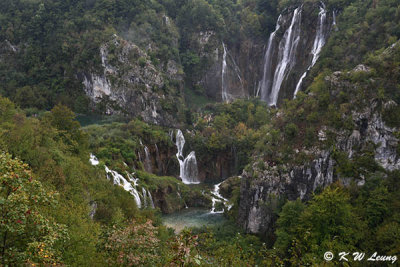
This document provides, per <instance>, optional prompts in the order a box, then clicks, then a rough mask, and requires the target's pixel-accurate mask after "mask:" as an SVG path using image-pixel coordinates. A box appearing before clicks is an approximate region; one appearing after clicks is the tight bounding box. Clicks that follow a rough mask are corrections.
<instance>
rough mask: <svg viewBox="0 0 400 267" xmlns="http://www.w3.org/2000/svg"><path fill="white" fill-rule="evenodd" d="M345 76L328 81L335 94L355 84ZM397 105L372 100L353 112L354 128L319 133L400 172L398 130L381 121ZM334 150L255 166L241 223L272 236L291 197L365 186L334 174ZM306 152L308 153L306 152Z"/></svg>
mask: <svg viewBox="0 0 400 267" xmlns="http://www.w3.org/2000/svg"><path fill="white" fill-rule="evenodd" d="M354 71H368V68H366V67H365V66H362V65H360V66H358V67H357V68H356V69H355V70H354ZM341 76H342V73H341V72H336V73H334V74H333V75H331V76H329V77H326V81H327V82H328V83H330V84H331V85H332V88H333V89H332V91H331V94H337V93H339V92H340V91H342V90H345V89H344V88H346V87H351V86H355V85H352V84H350V83H349V82H346V81H343V80H341ZM393 105H396V103H394V102H392V101H389V102H386V103H380V102H379V101H378V100H375V99H372V100H368V104H367V103H365V105H362V108H360V109H358V108H353V110H352V111H351V116H352V120H353V125H354V127H353V130H352V131H350V130H341V131H339V132H338V131H337V130H334V129H329V128H328V127H322V128H321V130H320V131H319V133H318V138H319V140H320V141H324V140H325V139H326V136H327V132H334V133H335V136H336V141H335V148H334V150H335V151H341V152H344V153H345V155H347V157H348V158H349V159H353V158H354V157H356V156H357V154H358V153H361V152H362V151H365V149H370V148H371V147H372V148H373V150H372V151H373V155H374V159H375V161H376V163H377V164H378V165H379V166H380V167H381V168H383V169H385V170H388V171H393V170H399V169H400V157H399V155H398V153H397V150H398V144H399V139H398V138H397V137H396V134H395V133H396V131H398V129H395V128H391V127H389V126H387V125H386V124H385V122H384V121H383V119H382V115H381V111H382V110H385V109H387V108H390V107H391V106H393ZM335 151H333V149H329V150H324V149H321V148H317V147H315V148H314V149H313V151H312V152H310V153H312V155H314V160H312V161H310V162H305V163H304V164H301V165H292V164H285V165H279V166H276V165H273V164H271V163H268V162H265V163H264V164H260V163H259V162H258V163H254V164H253V165H252V171H251V172H250V171H244V172H243V179H242V182H241V190H240V207H239V216H238V223H239V224H240V225H242V227H243V228H244V229H245V230H246V231H247V232H250V233H260V234H264V235H268V234H270V233H272V232H273V230H274V225H275V221H276V213H275V211H276V208H277V206H278V205H279V202H280V201H282V200H284V199H288V200H295V199H297V198H300V199H301V200H307V199H309V197H310V196H311V194H312V193H313V192H314V191H315V190H316V189H317V188H324V187H326V186H328V185H330V184H331V183H333V182H335V181H338V180H340V182H341V183H342V184H344V185H349V184H350V182H351V181H354V182H355V183H356V184H358V185H359V186H362V185H363V184H364V183H365V180H364V178H365V177H364V176H363V175H360V176H359V177H344V176H343V175H342V174H340V173H338V172H336V169H335V166H336V165H337V162H336V161H335V157H334V153H335ZM305 152H306V151H305Z"/></svg>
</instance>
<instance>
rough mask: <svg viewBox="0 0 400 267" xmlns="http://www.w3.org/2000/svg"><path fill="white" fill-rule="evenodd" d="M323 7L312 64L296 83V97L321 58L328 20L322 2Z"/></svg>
mask: <svg viewBox="0 0 400 267" xmlns="http://www.w3.org/2000/svg"><path fill="white" fill-rule="evenodd" d="M321 5H322V6H321V7H320V11H319V13H318V25H317V31H316V35H315V39H314V44H313V48H312V50H311V53H312V55H313V57H312V61H311V65H310V66H309V67H308V68H307V70H306V71H305V72H304V73H303V75H302V76H301V77H300V80H299V81H298V83H297V85H296V89H295V91H294V98H296V95H297V93H298V92H299V91H300V89H301V85H302V83H303V79H304V78H305V77H306V76H307V72H308V71H309V70H310V69H311V68H312V67H313V66H314V65H315V63H317V60H318V58H319V54H320V53H321V50H322V48H323V47H324V45H325V41H326V40H325V39H326V36H325V33H324V25H325V22H326V10H325V5H324V3H322V2H321Z"/></svg>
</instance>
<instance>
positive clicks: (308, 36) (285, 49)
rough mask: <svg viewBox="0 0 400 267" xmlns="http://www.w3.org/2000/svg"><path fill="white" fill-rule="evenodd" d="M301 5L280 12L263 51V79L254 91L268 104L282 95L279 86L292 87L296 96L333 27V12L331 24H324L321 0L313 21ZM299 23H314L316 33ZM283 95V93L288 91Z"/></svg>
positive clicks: (334, 22) (325, 14)
mask: <svg viewBox="0 0 400 267" xmlns="http://www.w3.org/2000/svg"><path fill="white" fill-rule="evenodd" d="M306 6H307V7H308V6H310V5H306ZM302 9H303V6H300V7H297V8H296V9H295V10H293V11H292V12H289V13H283V14H282V15H280V16H279V18H278V20H277V22H276V27H275V31H274V32H272V33H271V35H270V36H269V39H268V44H267V47H266V51H265V55H264V64H263V72H262V79H261V80H260V82H259V85H258V88H257V93H256V96H260V98H261V100H263V101H265V102H267V103H268V105H269V106H276V105H277V102H278V99H279V97H280V96H281V95H282V94H281V91H282V88H284V89H285V91H289V92H293V91H294V97H295V96H296V94H297V93H298V91H299V90H300V89H301V86H302V83H303V80H304V78H305V77H306V76H307V73H308V72H309V70H310V69H311V68H312V67H313V66H314V65H315V64H316V62H317V60H318V58H319V56H320V53H321V50H322V48H323V46H324V45H325V43H326V39H327V37H328V34H329V31H330V28H333V29H335V27H336V26H335V24H336V18H335V16H336V14H335V13H334V14H333V24H332V26H333V27H329V26H328V25H327V24H328V23H327V22H328V19H327V10H326V8H325V5H324V3H322V2H321V3H320V4H319V13H318V19H317V21H315V22H314V21H313V20H314V17H310V18H309V17H305V18H303V15H302V14H303V13H304V12H303V11H302ZM307 13H309V12H307ZM302 21H304V22H302ZM302 23H304V24H305V25H307V26H308V25H312V24H314V25H315V36H314V34H313V32H314V31H312V29H310V30H307V31H304V29H303V30H302V28H305V27H301V24H302ZM310 48H311V51H310V50H309V49H310ZM292 90H293V91H292ZM283 95H284V96H285V97H286V96H287V92H284V94H283Z"/></svg>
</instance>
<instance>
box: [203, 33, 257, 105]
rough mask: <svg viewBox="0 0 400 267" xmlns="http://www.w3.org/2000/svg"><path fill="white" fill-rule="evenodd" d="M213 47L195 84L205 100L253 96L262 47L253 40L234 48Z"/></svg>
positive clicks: (228, 99) (222, 45) (226, 99)
mask: <svg viewBox="0 0 400 267" xmlns="http://www.w3.org/2000/svg"><path fill="white" fill-rule="evenodd" d="M216 43H217V45H216V46H215V49H214V52H213V55H212V57H211V64H210V67H209V68H208V69H207V70H206V71H205V73H204V75H203V76H202V77H201V78H200V80H199V81H198V84H199V85H200V86H202V87H203V88H204V89H205V93H206V95H207V96H208V97H210V98H212V99H215V100H217V101H232V100H234V99H238V98H248V97H249V96H254V95H255V88H256V87H257V84H258V81H259V79H260V69H261V66H262V56H263V48H264V44H263V43H261V42H257V41H253V40H243V41H242V42H241V43H239V44H238V46H237V47H231V46H230V45H229V44H225V43H223V41H222V40H218V41H216ZM224 91H225V94H226V96H225V97H224Z"/></svg>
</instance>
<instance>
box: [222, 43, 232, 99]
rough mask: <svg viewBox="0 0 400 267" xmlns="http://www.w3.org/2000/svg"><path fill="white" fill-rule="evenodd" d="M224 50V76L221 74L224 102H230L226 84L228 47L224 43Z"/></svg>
mask: <svg viewBox="0 0 400 267" xmlns="http://www.w3.org/2000/svg"><path fill="white" fill-rule="evenodd" d="M222 46H223V48H224V54H223V56H222V74H221V90H222V101H223V102H228V101H229V100H230V96H229V94H228V90H227V86H226V82H225V75H226V67H227V66H226V54H227V53H226V47H225V44H224V43H222Z"/></svg>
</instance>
